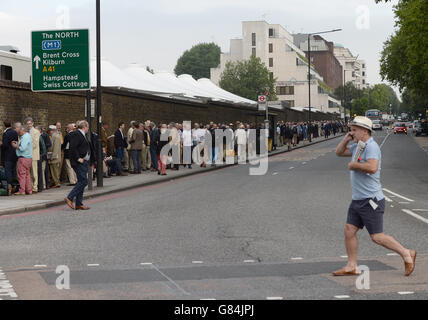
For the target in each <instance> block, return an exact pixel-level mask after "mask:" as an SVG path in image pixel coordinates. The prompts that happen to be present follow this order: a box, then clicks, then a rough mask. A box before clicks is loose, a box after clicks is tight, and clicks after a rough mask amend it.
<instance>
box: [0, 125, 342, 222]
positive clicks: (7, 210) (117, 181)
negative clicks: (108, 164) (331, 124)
mask: <svg viewBox="0 0 428 320" xmlns="http://www.w3.org/2000/svg"><path fill="white" fill-rule="evenodd" d="M342 135H343V134H341V133H340V134H338V135H336V136H332V137H329V138H328V139H325V138H324V137H319V138H316V139H313V140H312V142H308V141H303V142H300V144H299V145H297V146H296V147H295V148H293V150H296V149H299V148H302V147H306V146H308V145H311V144H316V143H320V142H323V141H325V140H330V139H334V138H337V137H339V136H342ZM283 152H288V148H287V147H279V148H277V150H275V151H273V152H270V153H269V156H273V155H276V154H279V153H283ZM236 164H237V159H236V157H235V164H234V165H236ZM228 166H230V165H227V164H224V165H217V166H215V167H210V166H207V167H206V168H201V167H200V166H197V165H193V166H192V169H188V168H184V169H183V167H181V166H180V170H179V171H173V170H167V176H159V175H158V174H157V172H151V171H146V172H143V173H142V174H141V175H133V174H130V175H128V176H121V177H116V176H114V177H112V178H108V179H104V180H103V187H101V188H98V187H97V186H96V181H93V185H94V187H93V190H90V191H89V190H88V188H86V189H85V193H84V199H85V200H87V199H92V198H94V197H100V196H104V195H108V194H111V193H116V192H120V191H124V190H129V189H133V188H137V187H142V186H148V185H153V184H157V183H162V182H166V181H171V180H174V179H178V178H181V177H186V176H191V175H194V174H201V173H204V172H208V171H211V170H217V169H221V168H225V167H228ZM66 185H67V184H62V185H61V188H58V189H48V190H44V191H43V192H41V193H37V194H33V195H31V196H19V197H16V196H10V197H1V198H0V200H1V201H0V216H2V215H10V214H16V213H22V212H26V211H34V210H38V209H43V208H49V207H54V206H58V205H62V204H64V198H65V197H66V195H67V194H68V193H69V192H70V191H71V189H72V188H73V187H68V186H66Z"/></svg>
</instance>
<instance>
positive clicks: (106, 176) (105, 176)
mask: <svg viewBox="0 0 428 320" xmlns="http://www.w3.org/2000/svg"><path fill="white" fill-rule="evenodd" d="M103 178H107V179H108V178H111V176H109V175H106V174H105V175H103Z"/></svg>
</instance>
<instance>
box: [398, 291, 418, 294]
mask: <svg viewBox="0 0 428 320" xmlns="http://www.w3.org/2000/svg"><path fill="white" fill-rule="evenodd" d="M397 293H398V294H401V295H405V294H414V292H413V291H399V292H397Z"/></svg>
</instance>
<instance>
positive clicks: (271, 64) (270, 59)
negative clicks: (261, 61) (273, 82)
mask: <svg viewBox="0 0 428 320" xmlns="http://www.w3.org/2000/svg"><path fill="white" fill-rule="evenodd" d="M269 67H273V58H269Z"/></svg>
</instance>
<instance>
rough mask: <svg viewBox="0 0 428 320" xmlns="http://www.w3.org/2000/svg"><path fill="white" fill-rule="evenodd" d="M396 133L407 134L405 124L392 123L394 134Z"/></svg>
mask: <svg viewBox="0 0 428 320" xmlns="http://www.w3.org/2000/svg"><path fill="white" fill-rule="evenodd" d="M396 133H405V134H407V128H406V124H404V123H403V122H396V123H394V134H396Z"/></svg>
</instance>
